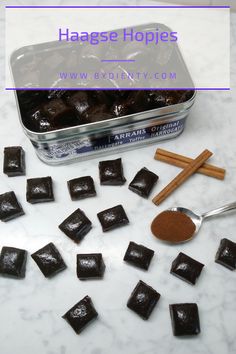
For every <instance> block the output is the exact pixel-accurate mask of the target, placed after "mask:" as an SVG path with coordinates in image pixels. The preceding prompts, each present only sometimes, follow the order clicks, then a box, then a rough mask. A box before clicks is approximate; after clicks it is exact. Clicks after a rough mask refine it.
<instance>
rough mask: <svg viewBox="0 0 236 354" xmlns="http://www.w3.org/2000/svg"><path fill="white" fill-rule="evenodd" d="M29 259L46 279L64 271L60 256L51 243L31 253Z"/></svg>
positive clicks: (64, 267) (64, 266) (63, 263)
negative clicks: (30, 258) (31, 259)
mask: <svg viewBox="0 0 236 354" xmlns="http://www.w3.org/2000/svg"><path fill="white" fill-rule="evenodd" d="M31 257H32V258H33V260H34V261H35V263H36V264H37V266H38V267H39V269H40V270H41V272H42V273H43V275H44V276H45V277H46V278H49V277H52V276H54V275H56V274H57V273H59V272H60V271H62V270H64V269H66V265H65V262H64V261H63V259H62V256H61V255H60V253H59V251H58V249H57V248H56V246H55V245H54V244H53V243H52V242H50V243H49V244H48V245H46V246H44V247H43V248H41V249H39V250H38V251H36V252H35V253H33V254H32V255H31Z"/></svg>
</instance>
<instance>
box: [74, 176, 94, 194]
mask: <svg viewBox="0 0 236 354" xmlns="http://www.w3.org/2000/svg"><path fill="white" fill-rule="evenodd" d="M67 185H68V189H69V193H70V196H71V199H72V200H79V199H84V198H88V197H94V196H95V195H96V190H95V187H94V181H93V179H92V177H90V176H85V177H79V178H74V179H71V180H70V181H68V182H67Z"/></svg>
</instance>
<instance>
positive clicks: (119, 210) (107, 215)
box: [97, 205, 129, 232]
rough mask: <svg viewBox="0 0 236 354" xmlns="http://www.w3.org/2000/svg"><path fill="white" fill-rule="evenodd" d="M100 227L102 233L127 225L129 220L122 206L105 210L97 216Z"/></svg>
mask: <svg viewBox="0 0 236 354" xmlns="http://www.w3.org/2000/svg"><path fill="white" fill-rule="evenodd" d="M97 216H98V219H99V221H100V223H101V225H102V230H103V232H105V231H110V230H113V229H116V228H117V227H120V226H123V225H127V224H128V223H129V219H128V218H127V215H126V213H125V211H124V208H123V207H122V205H117V206H115V207H113V208H110V209H106V210H103V211H101V212H100V213H98V214H97Z"/></svg>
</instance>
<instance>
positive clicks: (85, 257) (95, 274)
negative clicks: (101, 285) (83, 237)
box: [77, 253, 105, 280]
mask: <svg viewBox="0 0 236 354" xmlns="http://www.w3.org/2000/svg"><path fill="white" fill-rule="evenodd" d="M104 271H105V264H104V261H103V258H102V254H101V253H90V254H77V277H78V278H79V279H81V280H84V279H93V278H102V277H103V274H104Z"/></svg>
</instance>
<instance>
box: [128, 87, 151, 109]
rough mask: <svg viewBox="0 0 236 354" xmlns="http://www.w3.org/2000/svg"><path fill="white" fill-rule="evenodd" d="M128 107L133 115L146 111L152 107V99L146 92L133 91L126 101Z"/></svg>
mask: <svg viewBox="0 0 236 354" xmlns="http://www.w3.org/2000/svg"><path fill="white" fill-rule="evenodd" d="M126 105H127V106H128V107H130V110H131V112H132V113H137V112H142V111H146V110H147V109H148V108H149V106H150V99H149V97H148V94H147V92H146V91H143V90H137V91H136V90H135V91H132V92H131V93H130V95H129V97H128V98H127V100H126Z"/></svg>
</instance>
